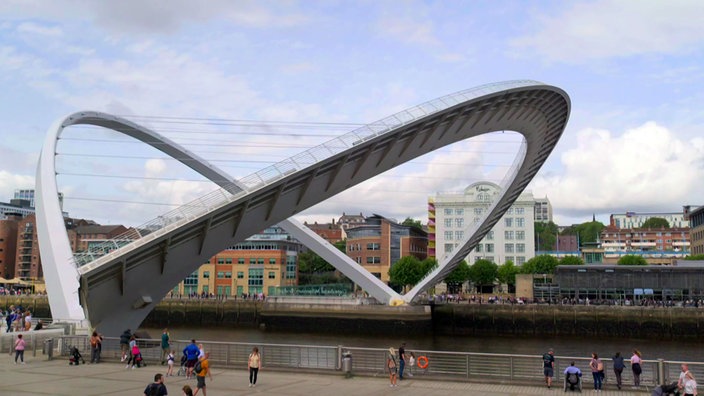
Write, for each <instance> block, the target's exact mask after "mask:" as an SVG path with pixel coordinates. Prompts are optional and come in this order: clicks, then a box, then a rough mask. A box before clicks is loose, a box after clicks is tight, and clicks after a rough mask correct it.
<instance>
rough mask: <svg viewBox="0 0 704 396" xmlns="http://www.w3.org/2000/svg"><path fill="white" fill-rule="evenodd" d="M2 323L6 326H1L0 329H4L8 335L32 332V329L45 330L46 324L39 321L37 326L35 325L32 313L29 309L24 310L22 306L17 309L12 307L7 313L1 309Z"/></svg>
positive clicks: (0, 320)
mask: <svg viewBox="0 0 704 396" xmlns="http://www.w3.org/2000/svg"><path fill="white" fill-rule="evenodd" d="M0 323H4V324H5V326H1V325H0V328H2V327H4V330H5V332H6V333H11V332H20V331H30V330H32V329H34V330H41V329H42V328H44V323H43V322H42V321H41V320H38V321H37V323H36V325H33V322H32V312H31V311H30V310H29V308H24V307H22V306H21V305H20V306H17V307H15V306H14V305H10V308H8V310H7V311H5V312H3V311H2V309H0Z"/></svg>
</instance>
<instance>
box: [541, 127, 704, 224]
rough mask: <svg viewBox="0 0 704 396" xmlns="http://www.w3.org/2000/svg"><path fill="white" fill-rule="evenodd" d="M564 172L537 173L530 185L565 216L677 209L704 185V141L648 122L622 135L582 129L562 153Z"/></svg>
mask: <svg viewBox="0 0 704 396" xmlns="http://www.w3.org/2000/svg"><path fill="white" fill-rule="evenodd" d="M561 162H562V165H563V167H564V171H563V172H562V173H561V174H553V175H547V176H545V175H541V174H539V175H538V176H537V177H536V178H535V179H534V180H533V183H532V187H531V188H532V190H533V191H534V193H536V195H537V196H543V195H547V196H548V198H550V200H551V202H552V204H553V207H555V208H559V209H556V210H557V211H560V212H562V213H563V215H566V216H568V217H569V216H573V215H577V214H582V215H585V214H591V213H592V212H596V213H618V212H623V211H625V210H650V211H656V210H669V211H672V210H679V208H680V206H681V205H685V204H688V203H695V204H698V203H699V201H700V200H701V199H700V198H699V197H700V196H701V194H702V193H704V189H703V187H702V186H701V183H700V182H699V181H700V180H701V174H702V171H704V139H701V138H695V139H692V140H690V141H683V140H680V139H678V138H677V136H675V135H674V134H673V133H672V132H671V131H669V130H668V129H667V128H665V127H663V126H661V125H658V124H656V123H655V122H647V123H645V124H643V125H641V126H639V127H637V128H633V129H629V130H627V131H625V132H624V133H623V134H621V135H615V134H613V133H612V132H610V131H607V130H600V129H584V130H582V131H579V132H578V134H577V143H576V146H575V147H573V148H570V149H567V150H565V152H564V153H563V154H562V155H561Z"/></svg>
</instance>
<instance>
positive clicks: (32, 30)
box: [17, 22, 64, 37]
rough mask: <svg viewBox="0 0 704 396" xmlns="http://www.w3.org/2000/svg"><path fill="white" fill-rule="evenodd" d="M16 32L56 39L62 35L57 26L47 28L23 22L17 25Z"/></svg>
mask: <svg viewBox="0 0 704 396" xmlns="http://www.w3.org/2000/svg"><path fill="white" fill-rule="evenodd" d="M17 31H18V32H19V33H28V34H36V35H41V36H53V37H58V36H61V35H63V33H64V32H63V31H62V30H61V28H59V27H57V26H53V27H48V26H42V25H39V24H36V23H33V22H23V23H20V24H19V25H17Z"/></svg>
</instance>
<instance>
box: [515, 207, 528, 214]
mask: <svg viewBox="0 0 704 396" xmlns="http://www.w3.org/2000/svg"><path fill="white" fill-rule="evenodd" d="M515 213H516V214H517V215H522V214H525V213H526V208H516V212H515Z"/></svg>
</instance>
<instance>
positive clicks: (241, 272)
mask: <svg viewBox="0 0 704 396" xmlns="http://www.w3.org/2000/svg"><path fill="white" fill-rule="evenodd" d="M237 279H244V271H237Z"/></svg>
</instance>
